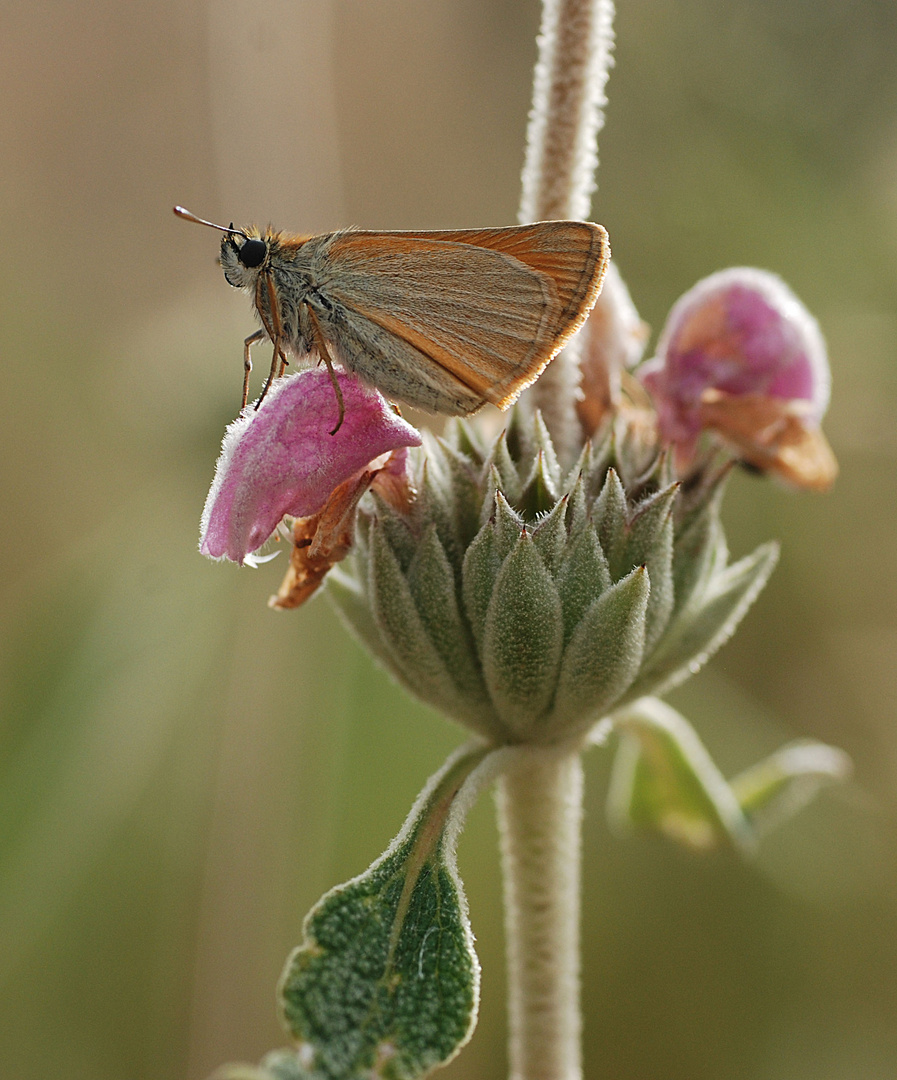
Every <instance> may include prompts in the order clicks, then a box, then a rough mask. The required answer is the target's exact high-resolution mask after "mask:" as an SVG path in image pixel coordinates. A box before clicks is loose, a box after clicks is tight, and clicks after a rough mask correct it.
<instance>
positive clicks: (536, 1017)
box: [497, 747, 582, 1080]
mask: <svg viewBox="0 0 897 1080" xmlns="http://www.w3.org/2000/svg"><path fill="white" fill-rule="evenodd" d="M518 754H519V757H518V759H517V761H516V762H515V763H514V765H513V766H512V767H511V768H510V769H509V770H508V771H507V772H506V773H505V774H504V775H503V776H502V777H501V779H500V780H499V783H498V792H497V802H498V817H499V827H500V830H501V845H502V869H503V872H504V895H505V925H506V936H507V951H508V1012H509V1029H510V1030H509V1058H510V1080H579V1078H580V1077H581V1075H582V1067H581V1060H580V1033H581V1026H582V1021H581V1018H580V1007H579V894H580V881H579V877H580V872H579V867H580V825H581V819H582V763H581V761H580V755H579V752H578V748H577V750H573V751H572V752H571V751H569V750H568V751H567V752H562V751H559V750H557V749H555V748H542V747H526V748H521V749H520V750H519V751H518Z"/></svg>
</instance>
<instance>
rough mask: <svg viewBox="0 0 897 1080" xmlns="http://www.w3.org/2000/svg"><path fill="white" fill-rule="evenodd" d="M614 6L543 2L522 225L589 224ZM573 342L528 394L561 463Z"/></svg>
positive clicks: (572, 432)
mask: <svg viewBox="0 0 897 1080" xmlns="http://www.w3.org/2000/svg"><path fill="white" fill-rule="evenodd" d="M613 12H614V9H613V4H612V3H611V0H545V2H544V6H543V11H542V27H541V32H540V34H539V58H538V61H537V63H536V71H535V77H534V83H533V105H532V110H531V112H530V119H529V128H528V131H527V145H526V162H525V164H524V167H523V195H522V198H521V202H520V214H519V217H520V221H521V222H528V221H545V220H549V219H552V218H587V217H588V216H589V208H590V205H591V200H592V193H593V191H594V190H595V168H596V166H597V164H598V146H597V136H598V132H599V131H600V129H601V126H602V124H603V122H604V114H603V112H602V107H603V105H604V104H605V96H604V88H605V85H606V83H607V75H608V70H609V68H610V64H611V46H612V44H613V31H612V20H613ZM576 349H577V343H576V342H574V343H573V344H572V345H570V346H568V347H567V348H566V349H565V350H564V351H563V352H562V353H561V355H560V356H557V357H555V359H554V360H553V361H552V363H551V364H550V365H549V366H548V369H547V370H546V371H545V373H544V374H543V375H542V377H541V378H540V379H539V381H538V383H536V385H535V387H534V388H533V390H532V391H531V392H530V395H529V397H530V401H531V403H532V404H533V406H534V407H536V408H538V409H541V410H542V415H543V416H544V418H545V422H546V424H547V425H548V430H549V431H550V432H551V435H552V438H553V439H554V444H555V448H556V449H557V451H558V453H559V454H560V456H561V458H562V459H565V458H572V457H573V456H575V447H576V446H577V444H579V443H581V431H580V428H579V421H578V420H577V418H576V410H575V400H576V393H577V388H578V386H579V374H578V368H577V363H576V352H575V350H576Z"/></svg>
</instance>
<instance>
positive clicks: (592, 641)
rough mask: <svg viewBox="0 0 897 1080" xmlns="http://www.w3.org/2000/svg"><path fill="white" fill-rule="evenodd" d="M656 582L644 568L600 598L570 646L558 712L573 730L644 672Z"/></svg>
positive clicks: (593, 717) (601, 711) (563, 668)
mask: <svg viewBox="0 0 897 1080" xmlns="http://www.w3.org/2000/svg"><path fill="white" fill-rule="evenodd" d="M649 592H650V584H649V578H648V573H647V571H646V570H644V569H643V568H642V567H639V568H638V569H637V570H633V571H632V573H631V574H630V575H629V576H628V577H625V578H623V580H622V581H619V582H617V584H616V585H614V586H613V587H612V588H610V589H608V590H607V591H606V592H605V593H603V594H602V595H601V596H599V597H598V599H597V600H594V601H593V602H592V604H591V605H590V606H589V609H588V610H587V611H586V613H585V615H584V616H583V618H582V619H581V620H580V623H579V625H578V626H577V627H576V630H575V631H574V633H573V636H572V637H571V639H570V643H569V644H568V645H567V647H566V649H564V656H563V661H562V663H561V670H560V677H559V679H558V689H557V697H556V698H555V703H554V710H553V715H554V718H555V719H556V720H558V721H563V723H564V725H565V726H566V727H567V728H570V727H571V725H573V726H577V727H578V726H582V725H584V724H585V723H591V722H592V721H593V720H598V719H600V717H601V716H603V715H605V714H606V713H607V712H608V711H609V710H610V709H611V707H612V706H613V705H614V704H615V703H616V701H617V700H618V699H619V697H620V695H621V694H623V693H624V692H625V691H626V689H627V687H628V686H629V685H630V684H631V682H632V680H633V679H634V678H635V676H636V674H637V673H638V669H639V664H640V663H641V660H642V653H643V650H644V645H645V611H646V609H647V606H648V594H649Z"/></svg>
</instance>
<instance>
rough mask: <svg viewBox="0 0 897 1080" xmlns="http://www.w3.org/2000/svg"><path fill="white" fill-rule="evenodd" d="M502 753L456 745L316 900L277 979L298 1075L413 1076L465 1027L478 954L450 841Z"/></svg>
mask: <svg viewBox="0 0 897 1080" xmlns="http://www.w3.org/2000/svg"><path fill="white" fill-rule="evenodd" d="M499 753H500V752H499ZM495 756H496V752H494V751H489V750H487V749H484V748H482V747H476V748H474V749H467V750H466V751H463V752H461V753H460V754H458V755H455V756H454V757H453V759H451V760H450V761H449V762H448V763H447V764H446V766H445V767H444V768H443V769H442V770H441V771H440V772H439V773H438V774H437V775H436V776H435V777H433V779H432V780H431V781H430V783H429V784H428V785H427V787H426V788H425V789H424V791H423V793H422V794H421V796H420V797H419V799H418V801H417V803H416V804H415V806H414V808H413V809H412V811H411V814H410V815H409V817H408V819H407V820H406V822H405V825H404V826H403V828H402V831H401V832H400V833H399V835H398V836H397V837H396V839H395V840H394V841H393V843H392V844H391V845H390V847H389V848H388V850H387V851H386V852H385V854H384V855H382V856H381V857H380V858H379V859H378V860H377V861H376V862H375V863H374V864H373V865H372V866H371V867H370V868H369V869H368V870H366V871H365V872H364V873H363V874H361V875H360V876H359V877H357V878H355V879H353V880H352V881H350V882H348V883H347V884H345V885H340V886H338V887H337V888H335V889H332V890H331V891H330V892H329V893H327V894H326V895H325V896H324V897H323V898H322V899H321V900H320V901H319V902H318V903H317V904H316V905H315V907H314V908H313V909H312V910H311V912H309V914H308V917H307V918H306V920H305V926H304V941H303V944H302V945H301V946H300V947H299V948H298V949H297V950H296V951H295V952H294V953H293V954H292V956H291V957H290V959H289V960H288V961H287V965H286V969H285V971H284V974H283V977H282V979H281V985H280V998H281V1006H282V1011H283V1016H284V1020H285V1022H286V1025H287V1027H288V1029H289V1030H290V1032H291V1033H292V1035H293V1036H294V1038H295V1039H296V1040H297V1043H298V1051H297V1057H298V1061H299V1062H300V1063H301V1065H302V1068H303V1070H304V1071H302V1072H300V1073H298V1074H296V1077H295V1080H300V1078H301V1080H370V1078H373V1077H383V1078H385V1080H416V1078H417V1077H421V1076H423V1075H425V1074H426V1073H428V1072H429V1071H430V1070H431V1069H434V1068H436V1067H437V1066H438V1065H443V1064H445V1062H446V1061H448V1060H450V1059H451V1058H452V1057H454V1055H455V1054H456V1053H457V1052H458V1050H459V1049H460V1048H461V1046H463V1044H464V1043H465V1042H466V1041H467V1040H468V1039H469V1038H470V1035H471V1033H472V1031H473V1027H474V1024H475V1021H476V1011H477V1004H478V996H479V965H478V963H477V958H476V954H475V953H474V951H473V936H472V934H471V932H470V926H469V923H468V919H467V904H466V901H465V899H464V894H463V891H462V887H461V882H460V880H459V879H458V874H457V868H456V865H455V855H454V846H455V841H456V838H457V834H458V830H459V829H460V825H461V822H462V820H463V817H464V815H465V813H466V811H467V808H468V806H469V804H470V802H471V800H472V797H473V792H472V791H471V787H477V786H478V785H477V783H475V777H474V775H473V774H474V772H475V771H476V772H477V774H478V775H479V776H480V778H482V777H483V775H484V772H485V770H486V768H487V767H488V764H490V763H487V762H486V759H487V758H495ZM477 766H482V767H481V768H480V769H477ZM490 775H491V774H490ZM465 783H466V785H467V786H466V787H465ZM278 1080H280V1078H278ZM283 1080H294V1077H292V1076H289V1077H284V1078H283Z"/></svg>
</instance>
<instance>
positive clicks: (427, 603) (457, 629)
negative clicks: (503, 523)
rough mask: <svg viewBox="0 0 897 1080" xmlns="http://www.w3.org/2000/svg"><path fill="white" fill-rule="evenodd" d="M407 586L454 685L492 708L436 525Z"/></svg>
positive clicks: (413, 565)
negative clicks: (459, 608)
mask: <svg viewBox="0 0 897 1080" xmlns="http://www.w3.org/2000/svg"><path fill="white" fill-rule="evenodd" d="M408 586H409V588H410V590H411V596H412V598H413V600H414V603H415V605H416V607H417V613H418V615H419V616H420V619H421V622H422V624H423V627H424V630H425V631H426V634H427V636H428V637H429V639H430V641H431V642H432V643H433V645H434V646H435V647H436V651H437V652H438V653H439V655H440V656H441V657H442V660H443V662H444V664H445V666H446V668H447V669H448V672H449V674H450V675H451V677H452V680H453V682H454V684H455V686H457V688H458V689H459V690H460V691H461V693H462V694H463V695H464V696H465V697H467V698H470V699H473V700H475V701H478V702H482V703H483V705H484V706H485V707H486V708H487V709H488V710H489V711H491V707H490V706H489V705H488V697H487V694H486V687H485V685H484V683H483V679H482V676H481V674H480V670H479V664H478V663H477V659H476V656H475V654H474V651H473V643H472V641H471V639H470V633H469V631H468V629H467V627H466V626H465V625H464V622H463V620H462V618H461V613H460V612H459V610H458V601H457V595H456V591H455V590H456V586H455V574H454V571H453V570H452V568H451V566H450V565H449V561H448V559H447V558H446V555H445V551H444V550H443V547H442V544H440V542H439V537H438V536H437V535H436V528H435V526H433V525H431V526H430V527H429V528H428V529H427V531H426V533H425V534H424V538H423V540H422V541H421V542H420V545H419V546H418V549H417V553H416V554H415V557H414V559H413V560H412V563H411V566H410V568H409V570H408Z"/></svg>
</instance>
